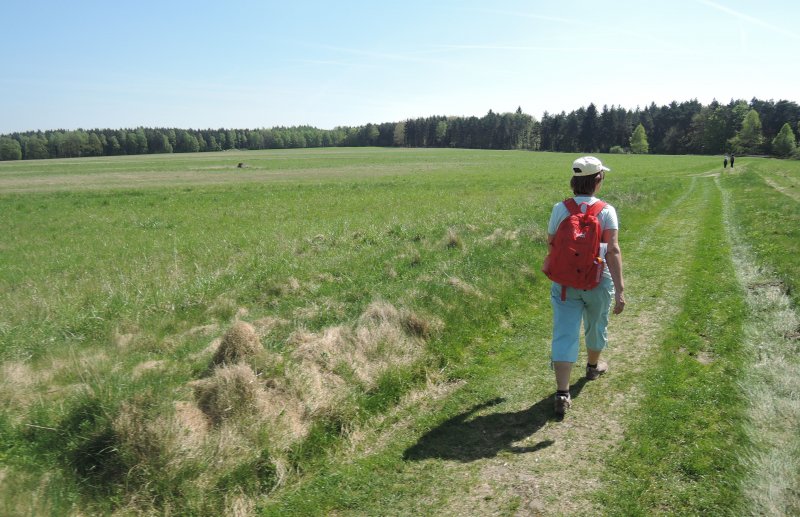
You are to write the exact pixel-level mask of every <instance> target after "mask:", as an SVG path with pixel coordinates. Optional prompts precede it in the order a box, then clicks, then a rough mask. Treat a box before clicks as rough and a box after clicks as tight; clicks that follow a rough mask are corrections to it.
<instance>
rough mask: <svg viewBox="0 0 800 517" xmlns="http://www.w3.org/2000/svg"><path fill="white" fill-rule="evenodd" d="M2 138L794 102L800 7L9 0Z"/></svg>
mask: <svg viewBox="0 0 800 517" xmlns="http://www.w3.org/2000/svg"><path fill="white" fill-rule="evenodd" d="M0 19H2V22H1V23H0V26H1V27H2V30H1V31H0V48H2V49H3V52H2V54H3V72H2V74H0V133H8V132H12V131H27V130H36V129H58V128H63V129H75V128H79V127H82V128H85V129H90V128H105V127H110V128H122V127H136V126H152V127H157V126H158V127H183V128H206V127H212V128H217V127H226V128H228V127H230V128H258V127H273V126H280V125H285V126H290V125H301V124H309V125H313V126H316V127H320V128H326V129H328V128H332V127H334V126H337V125H361V124H366V123H368V122H375V123H378V122H392V121H399V120H404V119H407V118H413V117H419V116H429V115H459V116H470V115H476V116H482V115H484V114H485V113H486V112H487V111H488V110H490V109H492V110H494V111H496V112H505V111H513V110H515V109H516V108H517V106H521V107H522V109H523V111H525V112H526V113H529V114H532V115H534V116H535V117H537V118H541V115H542V113H543V112H544V111H550V112H560V111H562V110H565V111H570V110H573V109H577V108H579V107H580V106H588V105H589V103H591V102H594V103H595V104H596V105H597V106H598V107H602V105H603V104H607V105H612V104H616V105H621V106H624V107H627V108H635V107H636V106H644V105H646V104H649V103H650V102H651V101H654V102H656V104H659V105H661V104H667V103H669V102H670V101H672V100H677V101H684V100H689V99H693V98H697V99H698V100H699V101H701V102H703V103H704V104H705V103H708V102H710V101H711V100H712V99H714V98H716V99H717V100H719V101H721V102H727V101H729V100H730V99H732V98H735V99H739V98H743V99H746V100H749V99H751V98H752V97H758V98H760V99H764V100H766V99H774V100H778V99H788V100H793V101H795V102H798V101H800V66H798V57H797V54H798V52H797V49H798V48H800V29H798V28H797V20H798V19H800V2H794V1H792V2H789V1H773V0H764V1H759V2H756V1H745V0H737V1H728V0H714V1H710V0H674V1H670V2H642V1H627V0H625V1H608V2H597V1H596V0H595V1H583V0H566V1H563V2H554V1H552V0H549V1H537V0H529V1H502V0H495V1H494V2H486V1H483V2H477V1H453V0H445V1H435V0H428V1H418V0H407V1H404V2H380V1H374V0H373V1H363V2H361V1H347V0H341V1H339V2H331V1H325V2H321V1H319V2H318V1H315V0H308V1H297V2H294V1H292V0H289V1H286V0H284V1H281V2H273V1H262V2H257V1H237V0H230V1H228V2H220V1H216V2H210V1H205V0H194V1H191V2H189V1H183V0H179V1H167V0H162V1H159V2H156V1H150V0H139V1H137V2H108V1H103V2H100V1H80V0H78V1H73V2H63V1H49V0H48V1H36V0H33V1H32V2H12V1H7V2H3V5H2V9H0Z"/></svg>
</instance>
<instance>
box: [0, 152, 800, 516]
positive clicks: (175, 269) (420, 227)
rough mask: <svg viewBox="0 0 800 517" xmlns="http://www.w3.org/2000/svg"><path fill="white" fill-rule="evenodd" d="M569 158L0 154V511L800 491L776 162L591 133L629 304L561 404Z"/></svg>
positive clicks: (789, 169) (574, 504) (244, 509)
mask: <svg viewBox="0 0 800 517" xmlns="http://www.w3.org/2000/svg"><path fill="white" fill-rule="evenodd" d="M574 158H575V156H573V155H567V154H556V153H532V152H523V151H477V150H459V149H440V150H435V149H378V148H358V149H355V148H353V149H347V148H337V149H314V150H300V149H298V150H280V151H277V150H276V151H231V152H221V153H202V154H182V155H149V156H137V157H116V158H107V157H106V158H85V159H63V160H32V161H25V162H17V163H10V162H2V163H0V228H2V235H3V238H2V239H1V240H0V361H1V362H2V363H1V366H0V513H2V514H4V515H70V514H72V515H79V514H80V515H83V514H117V515H151V514H152V515H162V514H178V515H215V514H220V515H221V514H225V515H314V514H316V515H326V514H331V513H336V514H337V515H350V514H352V515H364V514H368V515H415V514H437V515H465V514H474V513H477V512H488V513H492V514H499V515H514V514H520V515H527V514H537V513H538V514H554V515H555V514H559V515H560V514H572V513H579V512H584V513H585V512H591V513H597V514H609V515H615V514H616V515H648V514H653V513H668V514H683V515H689V514H716V515H724V514H729V515H742V514H764V513H769V514H773V515H781V514H783V515H791V514H793V513H797V511H800V494H798V493H797V490H796V487H797V486H798V484H800V439H798V437H797V433H796V430H797V429H798V428H800V386H798V383H799V382H800V380H798V379H800V375H799V374H800V348H799V346H798V337H800V334H798V332H799V331H800V330H799V329H800V321H799V320H798V319H797V303H798V300H799V298H798V294H797V285H796V282H797V280H796V273H795V272H796V271H797V268H798V266H800V259H798V258H797V257H798V256H799V255H798V253H797V252H796V251H797V250H795V248H797V246H798V242H800V239H798V236H797V235H796V234H797V232H798V230H797V228H798V224H797V223H798V221H800V205H799V204H798V202H799V201H800V192H798V190H797V189H798V186H797V185H798V182H799V181H800V162H796V161H783V160H772V159H761V158H746V157H737V162H736V164H737V167H736V169H735V170H731V169H727V170H724V171H723V170H722V167H721V160H719V159H718V158H716V157H698V156H633V155H625V156H623V155H607V156H601V158H602V159H603V160H604V162H606V163H607V164H608V165H609V166H610V167H611V168H612V172H611V173H609V176H608V178H607V181H606V184H605V185H604V187H603V191H602V192H601V197H603V198H604V199H606V200H607V201H608V202H610V203H612V204H613V205H614V206H615V207H616V208H617V211H618V213H619V214H620V220H621V225H622V226H621V231H620V242H621V245H622V250H623V257H624V262H625V271H626V282H627V286H626V287H627V289H626V292H627V298H628V304H629V307H628V308H626V311H625V312H624V313H623V314H622V315H621V316H619V317H618V318H615V319H614V320H613V322H612V324H611V328H610V332H611V341H612V346H611V349H610V350H609V352H608V358H609V361H610V362H611V365H612V370H611V371H610V373H609V374H608V375H607V376H606V377H604V378H603V379H602V380H601V381H599V382H594V383H588V384H587V383H586V382H585V381H583V380H581V379H580V377H581V375H580V374H581V370H580V368H576V369H575V372H574V378H573V398H575V402H574V409H573V410H572V411H571V412H570V413H568V415H567V417H566V418H565V419H564V421H561V422H559V421H556V420H555V419H554V418H553V414H552V390H553V385H552V384H553V380H552V372H551V371H550V369H549V344H548V339H549V333H550V307H549V299H548V295H549V294H548V293H549V284H548V282H546V281H545V278H544V276H543V275H542V274H541V273H540V272H539V266H540V264H541V260H542V258H543V256H544V253H545V248H546V244H545V231H546V224H547V218H548V215H549V212H550V209H551V207H552V205H553V203H555V202H557V201H559V200H561V199H563V198H564V197H566V196H567V195H569V188H568V187H569V174H570V169H569V164H570V163H571V161H572V160H573V159H574ZM239 163H241V164H243V167H241V168H239V167H237V165H238V164H239ZM578 364H579V365H580V361H579V363H578ZM776 473H779V475H776Z"/></svg>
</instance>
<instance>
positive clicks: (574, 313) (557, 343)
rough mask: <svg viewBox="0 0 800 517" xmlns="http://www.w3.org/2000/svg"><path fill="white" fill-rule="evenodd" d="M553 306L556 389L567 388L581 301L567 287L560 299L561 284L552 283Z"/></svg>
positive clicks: (577, 337) (577, 340)
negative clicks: (565, 295)
mask: <svg viewBox="0 0 800 517" xmlns="http://www.w3.org/2000/svg"><path fill="white" fill-rule="evenodd" d="M550 303H551V305H552V306H553V343H552V355H551V360H552V361H553V369H554V370H555V374H556V389H557V390H559V391H568V390H569V375H570V372H571V371H572V365H573V364H574V363H575V361H577V360H578V346H579V343H580V331H581V318H582V317H583V301H582V300H580V297H579V295H576V293H575V290H574V289H571V288H569V289H567V299H566V300H561V286H560V285H557V284H553V287H552V288H551V290H550Z"/></svg>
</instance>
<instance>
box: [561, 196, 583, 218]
mask: <svg viewBox="0 0 800 517" xmlns="http://www.w3.org/2000/svg"><path fill="white" fill-rule="evenodd" d="M564 206H565V207H567V210H568V211H569V213H570V214H571V215H576V214H580V213H581V207H579V206H578V203H576V202H575V200H574V199H572V198H571V197H568V198H567V199H565V200H564Z"/></svg>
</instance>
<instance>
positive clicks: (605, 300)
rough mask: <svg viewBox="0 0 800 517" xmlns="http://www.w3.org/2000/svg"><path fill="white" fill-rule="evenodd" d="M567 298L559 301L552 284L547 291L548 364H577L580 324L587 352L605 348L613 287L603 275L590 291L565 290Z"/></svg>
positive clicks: (557, 290) (608, 277)
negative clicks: (549, 321)
mask: <svg viewBox="0 0 800 517" xmlns="http://www.w3.org/2000/svg"><path fill="white" fill-rule="evenodd" d="M606 272H607V271H606ZM566 298H567V299H566V300H564V301H561V285H559V284H556V283H554V284H553V286H552V287H551V288H550V303H551V304H552V305H553V351H552V359H551V360H552V361H566V362H570V363H574V362H576V361H577V360H578V346H579V342H580V331H581V320H583V328H584V334H585V336H586V348H589V349H591V350H597V351H601V350H603V349H605V348H606V346H607V345H608V332H607V328H608V311H609V309H610V308H611V300H612V299H613V298H614V283H613V282H612V281H611V277H610V276H608V275H607V274H605V275H603V279H602V280H601V281H600V285H598V286H597V287H595V288H594V289H591V290H589V291H584V290H582V289H573V288H572V287H567V297H566Z"/></svg>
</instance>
